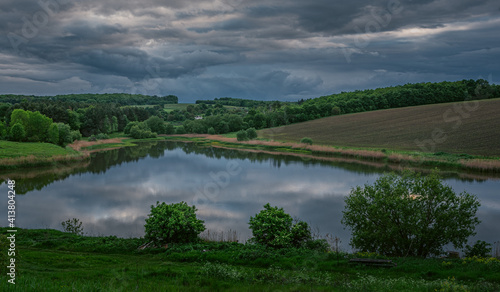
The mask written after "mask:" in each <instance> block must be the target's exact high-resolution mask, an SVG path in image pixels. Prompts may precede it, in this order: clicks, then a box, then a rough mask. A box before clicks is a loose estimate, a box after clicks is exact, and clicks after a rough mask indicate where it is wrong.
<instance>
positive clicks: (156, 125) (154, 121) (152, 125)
mask: <svg viewBox="0 0 500 292" xmlns="http://www.w3.org/2000/svg"><path fill="white" fill-rule="evenodd" d="M146 124H147V125H148V128H149V129H151V132H154V133H158V134H165V132H166V128H165V123H164V122H163V119H161V118H160V117H158V116H151V117H149V119H147V120H146Z"/></svg>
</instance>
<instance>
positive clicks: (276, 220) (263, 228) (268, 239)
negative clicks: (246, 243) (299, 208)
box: [248, 203, 312, 248]
mask: <svg viewBox="0 0 500 292" xmlns="http://www.w3.org/2000/svg"><path fill="white" fill-rule="evenodd" d="M292 223H293V219H292V216H290V215H289V214H287V213H285V211H284V210H283V208H278V207H271V205H270V204H269V203H267V204H266V205H264V210H261V211H260V212H259V213H258V214H256V215H255V217H250V222H249V223H248V224H249V225H250V229H251V230H252V235H253V238H252V241H254V242H256V243H259V244H263V245H267V246H270V247H275V248H284V247H292V246H294V247H300V246H304V245H305V244H306V243H307V242H310V241H312V237H311V230H310V228H309V225H308V224H307V223H306V222H303V221H299V222H297V223H296V224H292Z"/></svg>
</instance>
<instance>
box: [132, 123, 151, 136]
mask: <svg viewBox="0 0 500 292" xmlns="http://www.w3.org/2000/svg"><path fill="white" fill-rule="evenodd" d="M130 136H131V137H132V138H134V139H147V138H156V133H153V132H151V131H150V130H149V129H144V127H143V129H141V125H140V124H139V125H134V126H133V127H132V128H131V129H130Z"/></svg>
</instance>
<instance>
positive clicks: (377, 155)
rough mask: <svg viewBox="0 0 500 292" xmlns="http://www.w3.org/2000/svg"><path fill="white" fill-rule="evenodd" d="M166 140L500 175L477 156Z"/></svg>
mask: <svg viewBox="0 0 500 292" xmlns="http://www.w3.org/2000/svg"><path fill="white" fill-rule="evenodd" d="M166 139H167V140H181V141H193V142H197V143H200V144H202V145H207V146H212V147H220V148H228V149H240V150H245V151H256V152H268V153H274V154H276V153H285V154H289V155H295V156H300V157H303V158H307V159H320V160H331V161H338V162H348V163H359V164H367V165H370V166H375V167H379V168H390V169H400V168H403V167H410V168H416V169H418V168H434V167H438V168H441V169H447V170H459V171H472V172H477V173H478V174H484V175H488V173H491V174H496V173H499V172H500V159H499V158H498V157H485V156H480V155H468V154H452V153H446V152H435V153H426V152H418V151H397V150H386V149H373V148H355V147H333V146H322V145H307V144H300V143H287V142H276V141H265V140H253V141H237V140H236V139H235V138H229V137H221V136H216V135H184V136H169V137H166Z"/></svg>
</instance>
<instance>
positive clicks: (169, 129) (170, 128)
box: [165, 123, 175, 135]
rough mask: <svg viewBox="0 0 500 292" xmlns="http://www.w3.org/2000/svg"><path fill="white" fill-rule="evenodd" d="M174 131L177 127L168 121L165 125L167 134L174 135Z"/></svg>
mask: <svg viewBox="0 0 500 292" xmlns="http://www.w3.org/2000/svg"><path fill="white" fill-rule="evenodd" d="M174 133H175V127H174V125H172V124H170V123H167V124H166V125H165V134H167V135H172V134H174Z"/></svg>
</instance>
